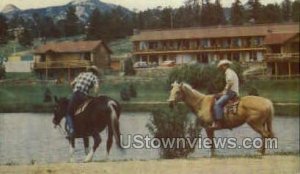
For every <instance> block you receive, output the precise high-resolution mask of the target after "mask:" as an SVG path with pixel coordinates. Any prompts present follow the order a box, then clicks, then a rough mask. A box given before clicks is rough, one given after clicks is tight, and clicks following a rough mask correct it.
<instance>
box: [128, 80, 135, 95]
mask: <svg viewBox="0 0 300 174" xmlns="http://www.w3.org/2000/svg"><path fill="white" fill-rule="evenodd" d="M128 90H129V91H128V92H129V94H130V97H133V98H135V97H137V91H136V88H135V86H134V85H133V84H132V83H130V84H129V86H128Z"/></svg>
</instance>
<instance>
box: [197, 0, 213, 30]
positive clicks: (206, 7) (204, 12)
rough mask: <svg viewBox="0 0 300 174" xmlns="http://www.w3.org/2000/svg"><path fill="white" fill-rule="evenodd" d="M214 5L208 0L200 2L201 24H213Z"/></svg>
mask: <svg viewBox="0 0 300 174" xmlns="http://www.w3.org/2000/svg"><path fill="white" fill-rule="evenodd" d="M213 12H214V5H213V4H211V3H210V0H206V2H205V3H203V4H202V9H201V16H200V21H201V25H202V26H209V25H214V24H215V15H213V14H212V13H213Z"/></svg>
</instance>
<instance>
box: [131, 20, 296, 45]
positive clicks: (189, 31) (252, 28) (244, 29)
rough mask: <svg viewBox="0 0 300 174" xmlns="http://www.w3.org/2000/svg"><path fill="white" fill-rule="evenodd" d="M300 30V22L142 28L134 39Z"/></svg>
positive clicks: (256, 34) (260, 33) (218, 36)
mask: <svg viewBox="0 0 300 174" xmlns="http://www.w3.org/2000/svg"><path fill="white" fill-rule="evenodd" d="M296 32H299V23H289V24H264V25H244V26H213V27H197V28H181V29H171V30H170V29H169V30H144V31H143V30H142V31H140V33H139V34H136V35H134V36H133V37H132V41H151V40H175V39H199V38H224V37H240V36H266V35H268V34H270V33H296Z"/></svg>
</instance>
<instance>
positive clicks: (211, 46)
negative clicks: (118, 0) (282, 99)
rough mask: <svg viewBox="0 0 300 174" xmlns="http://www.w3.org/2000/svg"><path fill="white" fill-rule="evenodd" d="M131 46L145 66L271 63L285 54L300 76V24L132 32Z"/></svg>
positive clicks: (134, 53)
mask: <svg viewBox="0 0 300 174" xmlns="http://www.w3.org/2000/svg"><path fill="white" fill-rule="evenodd" d="M273 37H276V38H274V39H272V38H273ZM266 39H267V43H265V41H266ZM132 42H133V55H134V58H135V61H143V62H147V63H148V64H152V63H154V64H158V65H160V64H162V63H163V62H164V61H166V60H171V61H174V62H175V63H176V64H177V65H178V64H185V63H195V62H198V63H203V64H207V63H215V62H217V61H219V60H221V59H229V60H234V61H238V62H240V63H242V64H243V63H245V64H251V63H255V62H265V61H266V58H265V57H266V54H268V58H269V59H268V60H272V61H273V62H274V60H273V59H272V57H274V56H275V57H276V56H277V57H278V56H280V55H272V54H283V53H287V54H293V56H295V58H296V61H295V60H294V61H291V62H292V64H293V65H289V67H290V68H291V67H292V68H293V67H294V70H289V71H290V72H293V71H297V73H299V68H298V69H297V68H296V66H298V65H299V23H287V24H263V25H243V26H214V27H197V28H180V29H168V30H144V31H135V33H134V35H133V38H132ZM286 47H288V49H283V48H286ZM293 62H294V63H293ZM295 62H296V64H295ZM271 65H272V66H274V67H275V68H276V66H277V65H275V64H271ZM275 68H274V69H275ZM287 69H288V67H287ZM273 72H274V73H275V70H273ZM277 73H279V72H277Z"/></svg>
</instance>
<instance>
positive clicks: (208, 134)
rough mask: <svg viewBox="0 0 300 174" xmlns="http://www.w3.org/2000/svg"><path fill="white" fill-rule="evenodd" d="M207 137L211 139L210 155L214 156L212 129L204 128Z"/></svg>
mask: <svg viewBox="0 0 300 174" xmlns="http://www.w3.org/2000/svg"><path fill="white" fill-rule="evenodd" d="M205 131H206V134H207V137H208V138H209V139H210V141H211V146H210V153H211V157H213V156H215V143H214V140H213V138H214V130H213V129H210V128H208V129H205Z"/></svg>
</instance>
